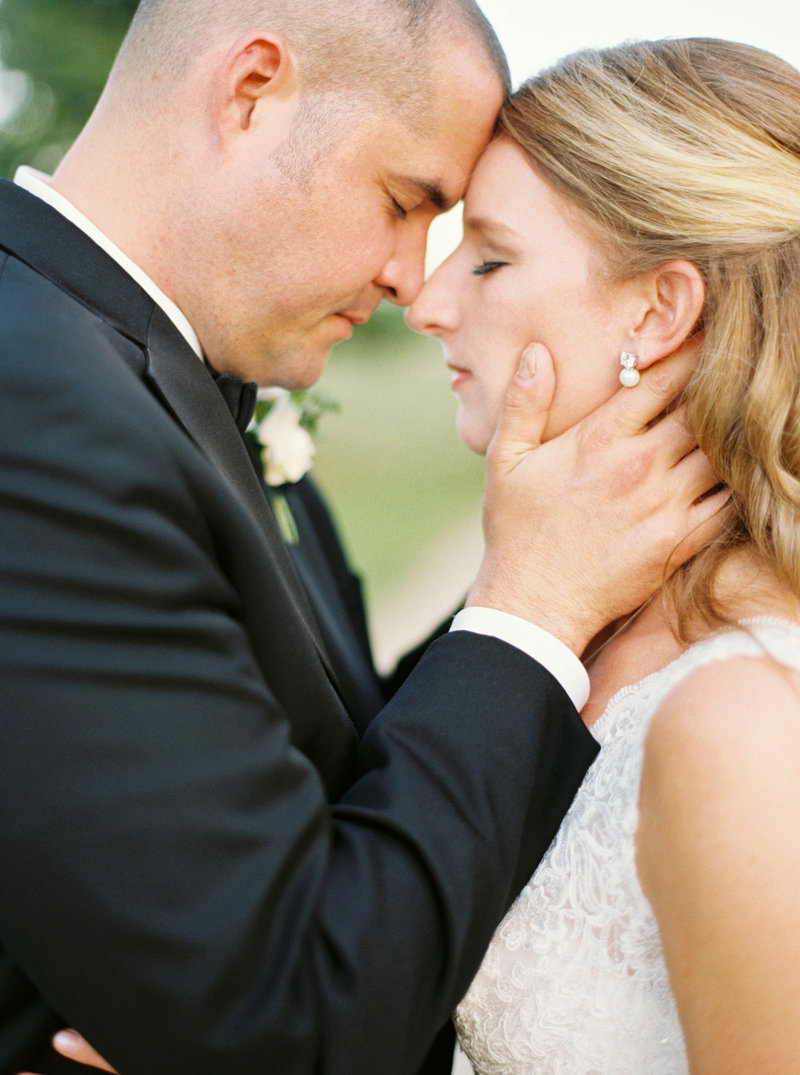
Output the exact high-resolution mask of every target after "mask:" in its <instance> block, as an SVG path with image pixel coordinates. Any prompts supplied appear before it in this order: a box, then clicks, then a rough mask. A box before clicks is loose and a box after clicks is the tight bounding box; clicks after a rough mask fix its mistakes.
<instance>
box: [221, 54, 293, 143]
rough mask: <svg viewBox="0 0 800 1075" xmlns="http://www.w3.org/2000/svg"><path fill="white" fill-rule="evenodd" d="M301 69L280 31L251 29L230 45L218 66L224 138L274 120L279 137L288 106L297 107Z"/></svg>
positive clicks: (224, 140)
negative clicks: (297, 69)
mask: <svg viewBox="0 0 800 1075" xmlns="http://www.w3.org/2000/svg"><path fill="white" fill-rule="evenodd" d="M296 95H297V74H296V67H295V61H294V57H293V56H292V53H291V52H290V50H289V48H288V46H287V44H286V42H285V41H284V40H283V38H281V37H280V36H278V35H277V34H270V33H251V34H247V35H246V36H245V37H241V38H239V40H238V41H236V42H235V44H234V45H232V46H231V48H230V50H229V52H228V54H227V56H226V57H225V59H224V61H223V63H222V65H221V67H220V71H219V78H218V83H217V93H216V96H215V111H216V120H217V126H218V130H219V133H220V138H221V139H222V141H223V142H224V143H225V142H228V141H229V140H231V139H233V138H236V137H237V136H238V135H239V134H241V133H242V132H245V131H249V130H252V129H253V128H254V127H256V126H259V125H263V124H265V123H270V124H271V126H273V127H274V128H275V130H274V133H275V135H276V141H277V140H278V139H280V138H283V136H284V135H285V133H286V131H285V128H286V124H287V119H288V121H289V122H290V120H291V115H288V116H287V106H290V112H291V114H293V113H294V107H295V104H296V101H295V98H296Z"/></svg>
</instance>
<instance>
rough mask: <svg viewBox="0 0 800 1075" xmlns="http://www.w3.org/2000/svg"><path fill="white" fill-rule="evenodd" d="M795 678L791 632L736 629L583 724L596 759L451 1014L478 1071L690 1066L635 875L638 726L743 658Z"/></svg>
mask: <svg viewBox="0 0 800 1075" xmlns="http://www.w3.org/2000/svg"><path fill="white" fill-rule="evenodd" d="M765 650H766V651H767V652H768V653H769V654H770V655H772V656H773V657H774V658H775V659H776V660H778V661H780V662H781V663H783V664H787V665H791V666H793V667H795V668H798V669H800V627H798V626H796V625H794V624H790V623H787V622H784V621H782V620H775V619H770V618H767V617H763V618H758V619H753V620H747V621H743V624H742V627H741V628H731V629H725V630H722V631H719V632H716V633H715V634H713V635H711V636H709V637H708V638H706V639H704V640H703V641H701V642H698V643H697V644H695V645H694V646H691V647H690V648H689V649H688V650H686V651H685V652H684V653H683V654H682V655H681V656H680V657H679V658H677V659H676V660H675V661H673V662H672V663H671V664H669V665H667V667H665V668H663V669H661V670H660V671H658V672H655V673H653V674H652V675H650V676H647V677H646V678H645V679H643V680H641V681H640V682H639V683H635V684H633V685H632V686H628V687H624V688H623V689H622V690H621V691H619V692H618V693H617V694H616V695H615V696H614V697H613V698H612V699H611V701H610V702H609V704H608V707H607V708H606V710H605V712H604V713H603V715H602V717H601V718H600V719H599V720H598V722H597V723H596V724H595V725H594V727H593V728H592V734H593V735H595V737H596V738H597V740H598V741H599V743H600V745H601V748H602V749H601V751H600V754H599V756H598V758H597V760H596V761H595V763H594V765H593V766H592V768H591V769H590V770H589V772H588V774H587V776H586V779H585V780H584V782H583V784H582V785H581V788H580V790H579V791H578V794H577V796H576V798H575V801H574V802H573V804H572V807H571V809H570V811H569V813H568V814H567V816H566V819H565V821H564V823H563V825H562V827H561V829H560V831H559V833H558V835H557V836H556V838H555V840H554V841H553V843H552V844H551V846H550V848H549V849H548V851H547V854H546V855H545V857H544V859H543V861H542V863H541V865H540V866H539V868H538V869H537V871H536V873H535V874H534V876H533V878H532V879H531V880H530V881H529V882H528V884H527V886H526V887H525V888H524V889H523V891H522V893H521V894H520V896H519V898H518V900H517V901H516V903H515V904H514V905H513V907H512V908H511V909H510V911H509V912H508V914H507V915H506V917H505V919H504V920H503V922H502V923H501V925H500V927H499V928H498V930H497V932H496V933H495V936H494V938H493V940H492V943H491V945H490V947H489V951H488V953H487V955H486V958H485V960H484V962H483V964H482V966H481V968H480V970H479V972H478V974H477V976H476V978H475V980H474V982H473V983H472V985H471V986H470V989H469V991H468V992H467V995H466V997H465V998H464V1000H463V1001H462V1002H461V1004H460V1005H459V1007H458V1009H457V1011H456V1015H455V1023H456V1029H457V1031H458V1036H459V1041H460V1044H461V1047H462V1049H463V1050H464V1052H465V1053H466V1054H467V1056H468V1057H469V1059H470V1061H471V1062H472V1064H473V1066H474V1068H475V1071H476V1072H479V1073H480V1075H501V1073H502V1075H512V1073H516V1075H520V1073H523V1072H524V1073H526V1075H532V1073H534V1072H535V1073H537V1075H679V1073H682V1072H687V1071H688V1066H687V1061H686V1054H685V1051H684V1045H683V1036H682V1033H681V1027H680V1023H679V1022H678V1016H677V1013H676V1011H675V1004H674V1001H673V998H672V994H671V992H670V988H669V983H668V980H667V971H666V967H665V965H664V961H663V957H662V952H661V944H660V942H659V936H658V929H657V927H656V922H655V919H654V917H653V913H652V911H651V909H650V905H649V903H648V902H647V900H646V899H645V896H644V894H643V892H642V890H641V888H640V886H639V881H638V877H637V873H636V863H635V848H634V835H635V832H636V827H637V823H638V806H637V803H638V797H639V783H640V778H641V771H642V759H643V754H644V741H645V737H646V733H647V729H648V726H649V723H650V720H651V719H652V717H653V715H654V713H655V712H656V710H657V709H658V706H659V704H660V702H661V701H662V700H663V699H664V698H665V697H666V695H667V694H668V693H669V692H670V691H671V690H672V689H673V688H674V686H675V685H676V684H677V683H678V682H679V681H680V680H681V679H683V678H684V677H685V676H687V675H688V674H689V672H691V671H692V670H693V669H695V668H698V667H699V666H701V665H703V664H706V663H708V662H711V661H719V660H724V659H726V658H731V657H735V656H740V655H754V656H763V655H764V652H765Z"/></svg>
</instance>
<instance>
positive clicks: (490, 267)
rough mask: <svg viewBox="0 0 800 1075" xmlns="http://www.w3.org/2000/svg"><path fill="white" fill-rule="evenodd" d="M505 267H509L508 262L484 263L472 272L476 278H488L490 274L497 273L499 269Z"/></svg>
mask: <svg viewBox="0 0 800 1075" xmlns="http://www.w3.org/2000/svg"><path fill="white" fill-rule="evenodd" d="M504 265H508V262H507V261H482V262H481V263H480V265H476V266H475V268H474V269H473V270H472V273H473V275H474V276H486V275H487V274H488V273H490V272H496V271H497V269H502V267H503V266H504Z"/></svg>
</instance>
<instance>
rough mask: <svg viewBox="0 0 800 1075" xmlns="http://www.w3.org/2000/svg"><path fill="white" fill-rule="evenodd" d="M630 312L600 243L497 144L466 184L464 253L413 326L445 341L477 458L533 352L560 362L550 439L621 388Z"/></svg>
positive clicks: (412, 312) (511, 149)
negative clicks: (527, 353)
mask: <svg viewBox="0 0 800 1075" xmlns="http://www.w3.org/2000/svg"><path fill="white" fill-rule="evenodd" d="M631 314H632V305H631V302H630V296H629V292H628V289H627V288H626V286H625V285H624V284H619V283H612V282H611V281H610V280H609V279H607V277H606V274H605V273H604V272H603V261H602V254H601V251H600V250H599V249H598V243H597V242H596V241H593V240H591V239H590V238H589V237H588V234H585V233H584V231H583V230H582V229H581V227H580V225H579V223H578V220H577V216H576V213H575V212H573V213H570V212H569V210H568V208H567V204H566V202H565V201H564V200H563V199H562V198H561V197H560V196H559V195H558V194H557V193H556V192H555V191H554V190H553V189H552V188H551V187H550V186H549V185H548V184H547V183H545V182H544V180H542V179H541V178H540V177H539V175H538V174H537V173H536V172H535V171H534V170H533V169H532V168H531V166H530V164H529V163H528V161H527V159H526V158H525V156H524V155H523V154H522V152H521V151H520V150H519V149H518V148H517V147H516V146H515V145H514V144H513V143H512V142H511V141H509V140H508V139H504V138H502V139H499V140H497V141H495V142H493V143H492V144H491V145H490V146H489V147H488V149H487V150H486V151H485V153H484V154H483V156H482V157H481V159H480V161H479V162H478V165H477V167H476V170H475V172H474V174H473V177H472V179H471V180H470V184H469V188H468V190H467V194H466V197H465V201H464V238H463V240H462V241H461V244H460V246H459V247H458V248H457V249H456V250H455V251H454V252H453V254H451V256H450V257H449V258H448V259H447V261H445V262H444V264H443V265H441V266H440V268H439V269H437V271H436V272H435V273H434V274H433V276H431V278H430V279H429V280H428V282H427V283H426V284H425V286H424V287H423V289H422V291H421V292H420V294H419V296H418V297H417V299H416V300H415V301H414V303H413V304H412V305H411V307H410V308H409V311H408V321H409V324H410V325H411V326H412V328H415V329H417V330H418V331H420V332H427V333H430V334H432V335H434V336H437V337H438V338H439V339H440V340H441V341H442V344H443V346H444V352H445V357H446V360H447V364H448V366H449V367H450V369H451V370H452V371H453V380H452V387H453V390H454V391H455V392H456V394H457V395H458V398H459V410H458V419H457V424H458V432H459V435H460V437H461V439H462V440H463V441H464V443H465V444H466V445H467V446H468V447H469V448H472V449H473V451H476V452H481V453H483V452H485V451H486V449H487V447H488V444H489V441H490V440H491V437H492V434H493V433H494V429H495V426H496V424H497V420H498V417H499V414H500V408H501V405H502V401H503V396H504V394H505V391H506V388H507V386H508V384H509V381H510V379H511V377H512V375H513V373H514V371H515V369H516V367H517V365H518V363H519V358H520V354H521V352H522V351H523V349H524V348H525V347H526V346H527V345H528V344H529V343H532V342H534V341H535V342H539V343H543V344H545V346H546V347H547V348H548V349H549V351H550V353H551V354H552V356H553V360H554V363H555V370H556V391H555V396H554V398H553V403H552V405H551V407H550V411H549V415H548V419H547V423H546V427H545V438H550V437H554V436H556V435H557V434H558V433H561V432H563V430H565V429H567V428H568V427H569V426H570V425H572V424H573V423H575V422H576V421H578V420H579V419H580V418H582V417H583V416H584V415H585V414H587V413H588V412H589V411H591V410H593V409H594V408H595V407H596V406H598V405H599V404H600V403H602V402H604V401H605V400H606V399H608V398H609V397H610V396H611V395H612V394H613V393H614V392H615V391H616V389H617V388H619V368H620V367H619V355H620V351H622V350H623V349H625V348H626V347H629V346H630V337H629V330H630V328H631V327H632V323H633V322H635V318H634V317H632V316H631ZM629 321H630V322H631V324H629V323H628V322H629Z"/></svg>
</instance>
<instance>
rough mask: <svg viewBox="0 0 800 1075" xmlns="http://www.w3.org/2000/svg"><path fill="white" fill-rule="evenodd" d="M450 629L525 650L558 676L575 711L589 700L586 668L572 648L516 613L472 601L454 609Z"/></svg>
mask: <svg viewBox="0 0 800 1075" xmlns="http://www.w3.org/2000/svg"><path fill="white" fill-rule="evenodd" d="M450 630H451V631H472V632H473V633H474V634H478V635H491V636H492V637H493V638H499V639H500V641H501V642H508V644H509V645H511V646H516V648H517V649H520V650H522V652H523V653H527V655H528V656H529V657H532V658H533V659H534V661H538V663H539V664H540V665H542V667H543V668H546V669H547V671H548V672H549V673H550V674H551V675H552V676H554V677H555V678H556V679H557V680H558V682H559V683H560V684H561V686H562V687H563V688H564V690H565V691H566V692H567V694H568V695H569V697H570V698H571V699H572V704H573V705H574V706H575V708H576V709H577V710H578V712H579V713H580V711H581V709H583V707H584V706H585V705H586V703H587V701H588V700H589V676H588V675H587V673H586V669H585V668H584V667H583V665H582V664H581V662H580V660H579V659H578V658H577V657H576V656H575V654H574V653H573V652H572V650H571V649H569V647H568V646H565V645H564V643H563V642H561V641H560V640H559V639H557V638H556V637H555V635H551V634H550V633H549V631H545V630H543V629H542V628H541V627H537V626H536V625H535V624H533V623H529V622H528V621H527V620H523V619H521V618H520V617H519V616H512V615H511V613H510V612H501V611H500V610H499V609H496V608H480V607H479V606H475V605H473V606H471V607H470V608H463V609H462V610H461V611H460V612H458V613H457V614H456V616H455V617H454V619H453V622H452V624H451V626H450Z"/></svg>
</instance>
